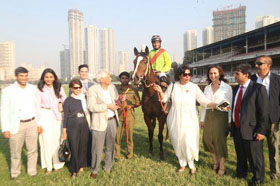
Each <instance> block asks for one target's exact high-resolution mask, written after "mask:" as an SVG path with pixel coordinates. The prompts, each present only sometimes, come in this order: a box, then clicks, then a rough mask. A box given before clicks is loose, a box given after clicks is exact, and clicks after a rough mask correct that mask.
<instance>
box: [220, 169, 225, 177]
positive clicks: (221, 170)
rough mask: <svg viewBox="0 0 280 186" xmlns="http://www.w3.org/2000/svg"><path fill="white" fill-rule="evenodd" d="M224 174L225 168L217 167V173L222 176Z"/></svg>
mask: <svg viewBox="0 0 280 186" xmlns="http://www.w3.org/2000/svg"><path fill="white" fill-rule="evenodd" d="M225 174H226V169H219V171H218V175H219V176H224V175H225Z"/></svg>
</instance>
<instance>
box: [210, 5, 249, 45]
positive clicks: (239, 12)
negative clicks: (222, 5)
mask: <svg viewBox="0 0 280 186" xmlns="http://www.w3.org/2000/svg"><path fill="white" fill-rule="evenodd" d="M230 7H231V6H230ZM226 8H227V7H226ZM213 28H214V42H217V41H220V40H223V39H227V38H229V37H232V36H236V35H239V34H243V33H245V31H246V6H239V7H238V8H234V9H226V10H217V11H213Z"/></svg>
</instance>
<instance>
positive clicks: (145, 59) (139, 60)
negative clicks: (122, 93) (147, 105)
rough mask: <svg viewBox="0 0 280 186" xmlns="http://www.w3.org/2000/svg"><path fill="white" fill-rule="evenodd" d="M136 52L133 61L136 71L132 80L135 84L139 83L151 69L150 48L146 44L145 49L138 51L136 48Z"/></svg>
mask: <svg viewBox="0 0 280 186" xmlns="http://www.w3.org/2000/svg"><path fill="white" fill-rule="evenodd" d="M134 54H135V56H136V58H135V59H134V61H133V63H134V72H133V75H132V80H133V82H134V84H135V85H139V84H140V83H141V82H142V80H144V79H145V78H146V76H147V75H148V73H149V71H150V70H151V66H150V63H149V48H148V47H147V46H146V48H145V51H143V49H142V51H141V52H138V50H137V49H136V48H134Z"/></svg>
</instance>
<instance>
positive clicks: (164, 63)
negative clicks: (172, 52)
mask: <svg viewBox="0 0 280 186" xmlns="http://www.w3.org/2000/svg"><path fill="white" fill-rule="evenodd" d="M151 41H152V45H153V48H154V49H153V50H151V51H150V53H149V59H150V62H151V65H152V69H153V70H154V72H155V74H156V75H157V76H158V77H159V80H160V84H161V86H163V87H167V86H168V84H169V83H168V82H169V81H168V78H167V76H166V73H168V72H169V71H170V69H171V59H170V56H169V54H168V53H167V51H166V50H164V49H163V48H161V38H160V36H159V35H153V37H152V39H151Z"/></svg>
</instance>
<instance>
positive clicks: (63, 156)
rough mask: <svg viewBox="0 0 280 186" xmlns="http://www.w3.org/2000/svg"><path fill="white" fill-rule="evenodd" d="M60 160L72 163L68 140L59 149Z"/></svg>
mask: <svg viewBox="0 0 280 186" xmlns="http://www.w3.org/2000/svg"><path fill="white" fill-rule="evenodd" d="M58 159H59V161H60V162H70V160H71V151H70V147H69V143H68V141H67V140H63V141H62V143H61V144H60V147H59V149H58Z"/></svg>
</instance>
